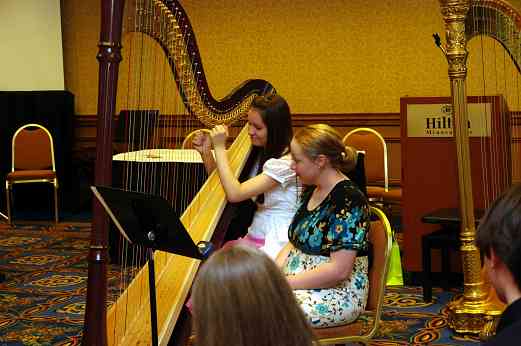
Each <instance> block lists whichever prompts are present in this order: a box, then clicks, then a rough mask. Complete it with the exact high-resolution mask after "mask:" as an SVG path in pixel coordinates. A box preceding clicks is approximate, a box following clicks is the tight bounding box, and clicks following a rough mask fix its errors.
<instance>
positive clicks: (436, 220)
mask: <svg viewBox="0 0 521 346" xmlns="http://www.w3.org/2000/svg"><path fill="white" fill-rule="evenodd" d="M483 213H484V212H483V210H481V209H478V210H475V211H474V215H475V219H476V224H477V223H478V222H479V219H481V217H483ZM421 220H422V222H423V223H428V224H438V225H440V229H439V230H437V231H434V232H432V233H429V234H426V235H424V236H422V268H423V271H422V273H423V274H422V276H423V278H422V286H423V300H424V301H426V302H430V301H431V300H432V273H431V250H432V249H440V250H441V270H442V273H443V281H442V287H443V289H445V290H447V289H448V287H449V284H448V276H449V274H450V251H449V250H450V249H455V250H459V248H460V245H461V242H460V239H459V229H460V222H461V217H460V213H459V209H457V208H441V209H436V210H434V211H432V212H429V213H427V214H425V215H424V216H423V217H422V218H421Z"/></svg>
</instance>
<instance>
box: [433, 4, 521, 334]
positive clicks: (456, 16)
mask: <svg viewBox="0 0 521 346" xmlns="http://www.w3.org/2000/svg"><path fill="white" fill-rule="evenodd" d="M440 5H441V12H442V15H443V18H444V21H445V27H446V38H447V44H446V47H445V48H442V50H443V51H444V53H445V55H446V57H447V61H448V63H449V79H450V84H451V95H452V105H453V110H454V113H453V118H454V120H455V121H454V125H455V126H454V130H455V139H456V148H457V158H458V180H459V186H458V187H459V199H460V204H459V206H460V212H461V229H460V239H461V244H462V245H461V248H460V249H461V258H462V264H463V275H464V292H463V296H462V297H461V298H460V299H458V300H456V301H454V302H451V303H450V304H449V305H448V322H449V326H450V327H451V328H453V329H454V330H455V331H456V332H459V333H473V334H481V337H482V338H486V337H488V336H490V335H491V334H493V333H494V331H495V325H496V324H497V321H498V318H499V316H500V314H501V312H502V310H503V304H501V302H499V301H498V299H497V296H496V294H495V291H494V290H493V289H491V288H490V285H489V284H488V283H487V282H486V279H485V276H484V275H483V273H482V272H481V260H480V254H479V251H478V249H477V247H476V245H475V241H474V240H475V232H476V229H475V217H474V199H473V193H472V179H471V167H470V155H469V138H468V137H469V136H468V130H467V122H468V115H467V90H466V84H465V80H466V77H467V55H468V52H467V48H466V47H467V42H468V41H469V40H470V39H472V38H474V37H479V36H488V37H491V38H493V39H494V40H496V41H497V42H499V43H500V44H501V45H502V46H503V47H504V48H505V49H506V51H507V54H508V55H509V56H510V58H512V61H513V63H514V65H515V66H516V68H517V70H518V71H519V55H520V51H519V38H520V36H519V32H520V30H521V25H520V24H521V20H520V18H521V17H520V16H519V14H518V13H517V12H516V11H515V10H514V9H513V8H512V7H510V6H509V5H508V4H506V3H505V2H503V1H501V0H440ZM483 78H485V77H484V76H483ZM508 131H509V132H510V131H511V129H508ZM507 137H510V136H507ZM505 140H510V138H505ZM508 145H511V143H508ZM512 163H513V164H514V163H515V161H514V162H512ZM501 173H504V172H498V174H501ZM508 173H509V174H512V173H511V172H508ZM500 192H502V191H496V196H497V194H499V193H500Z"/></svg>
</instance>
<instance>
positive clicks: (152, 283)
mask: <svg viewBox="0 0 521 346" xmlns="http://www.w3.org/2000/svg"><path fill="white" fill-rule="evenodd" d="M148 256H149V258H148V291H149V294H150V328H151V329H152V346H157V345H158V340H157V332H158V331H157V301H156V272H155V268H154V249H152V248H148Z"/></svg>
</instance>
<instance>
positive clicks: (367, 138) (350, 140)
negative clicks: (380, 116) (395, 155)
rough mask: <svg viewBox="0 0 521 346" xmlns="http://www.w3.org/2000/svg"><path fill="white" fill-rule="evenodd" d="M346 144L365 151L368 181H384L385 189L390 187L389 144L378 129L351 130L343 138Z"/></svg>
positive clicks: (369, 182) (362, 128) (370, 182)
mask: <svg viewBox="0 0 521 346" xmlns="http://www.w3.org/2000/svg"><path fill="white" fill-rule="evenodd" d="M343 142H344V144H345V145H349V146H351V147H353V148H355V149H357V150H361V151H364V152H365V174H366V177H367V183H368V184H369V185H371V184H372V183H374V182H377V181H380V182H381V181H383V182H384V188H385V191H387V190H388V188H389V178H388V172H387V146H386V144H385V139H384V138H383V137H382V135H381V134H380V133H378V132H377V131H376V130H374V129H371V128H368V127H360V128H357V129H354V130H351V131H349V132H348V133H347V134H346V135H345V136H344V138H343Z"/></svg>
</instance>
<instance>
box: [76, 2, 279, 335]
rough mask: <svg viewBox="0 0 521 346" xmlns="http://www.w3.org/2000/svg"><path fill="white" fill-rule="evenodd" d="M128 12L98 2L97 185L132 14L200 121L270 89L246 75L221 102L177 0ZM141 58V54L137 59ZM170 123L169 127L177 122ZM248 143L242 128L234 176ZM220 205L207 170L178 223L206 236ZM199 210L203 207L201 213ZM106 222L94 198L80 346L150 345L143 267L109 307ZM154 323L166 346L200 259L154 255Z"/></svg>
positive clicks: (231, 113) (104, 166)
mask: <svg viewBox="0 0 521 346" xmlns="http://www.w3.org/2000/svg"><path fill="white" fill-rule="evenodd" d="M128 2H129V5H132V6H133V9H132V10H131V11H129V10H128V9H127V10H125V11H126V12H124V1H123V0H103V1H101V7H102V13H101V33H100V42H99V53H98V57H97V58H98V60H99V95H98V122H97V147H96V155H97V156H96V169H95V184H96V185H108V186H110V185H111V183H112V177H111V174H112V170H111V167H112V132H113V116H114V114H115V113H116V111H115V110H116V93H117V84H118V67H119V63H120V61H121V52H122V50H121V37H122V22H123V18H124V15H123V14H124V13H125V18H126V17H127V16H129V17H132V26H131V27H130V28H129V29H128V30H129V31H132V32H138V33H140V35H142V36H144V37H145V36H146V37H147V39H148V40H152V41H154V42H155V44H156V47H158V48H159V50H161V51H162V52H163V53H164V56H165V59H166V61H167V64H168V67H169V69H170V72H171V75H172V76H171V78H173V79H175V82H176V83H177V86H178V88H179V93H180V95H181V99H182V102H183V103H184V105H185V106H186V109H187V111H188V113H189V114H190V115H191V116H193V118H195V119H197V121H199V122H200V123H202V124H205V125H206V126H211V125H214V124H218V123H231V122H233V121H235V120H237V119H239V118H241V117H242V116H243V114H244V113H245V112H246V110H247V109H248V108H249V106H250V104H251V102H252V100H253V98H254V97H255V96H256V95H261V94H265V93H272V92H274V90H273V88H272V86H271V85H270V84H269V83H268V82H266V81H263V80H258V79H255V80H248V81H246V82H244V83H243V84H242V85H240V86H239V87H237V88H235V89H234V90H233V91H232V92H231V93H230V94H229V95H228V96H226V97H225V98H223V99H222V100H216V99H214V98H213V96H212V94H211V92H210V91H209V88H208V84H207V82H206V78H205V76H204V71H203V70H202V63H201V59H200V56H199V52H198V48H197V44H196V42H195V36H194V34H193V32H192V29H191V25H190V22H189V20H188V17H187V16H186V13H185V12H184V10H183V8H182V7H181V5H180V3H179V2H178V1H177V0H163V1H160V0H134V1H130V0H129V1H128ZM143 58H144V59H146V57H143ZM175 125H176V124H175V123H174V124H173V125H172V126H171V127H175ZM250 148H251V143H250V139H249V137H248V134H247V131H246V129H243V130H242V131H241V132H240V133H239V134H238V135H237V137H236V139H235V141H234V143H233V144H232V145H231V146H230V148H229V156H230V164H231V166H232V169H233V170H234V172H235V174H236V175H238V174H239V172H240V171H241V169H242V167H243V165H244V162H245V159H246V157H247V155H248V153H249V152H250ZM224 206H225V198H224V192H223V190H222V188H221V187H220V183H219V181H218V177H217V176H216V175H215V174H214V175H211V176H210V177H209V178H208V180H207V181H206V183H205V184H204V185H203V187H202V188H201V190H200V191H199V193H198V194H197V195H196V196H195V198H194V199H193V200H192V201H191V203H190V204H189V205H188V207H187V208H186V210H185V211H184V213H183V214H182V216H181V221H182V222H183V224H184V225H185V227H186V228H187V229H188V230H189V231H190V234H191V237H192V239H193V240H194V241H195V242H197V241H200V240H209V239H210V238H211V237H212V233H213V231H214V228H215V226H216V224H217V223H218V221H219V216H220V214H221V213H222V211H223V209H224ZM203 210H204V212H203ZM108 230H109V222H108V218H107V216H106V215H105V214H104V211H103V208H102V207H101V205H100V204H99V203H98V202H97V201H96V202H95V204H94V207H93V222H92V238H91V246H90V250H89V258H88V260H89V271H88V275H89V277H88V287H87V305H86V314H85V323H84V335H83V344H85V345H135V344H143V345H146V344H150V340H151V329H150V323H151V322H150V301H149V298H148V289H149V288H148V282H147V280H146V279H145V278H146V277H147V275H148V267H147V265H146V264H145V265H144V266H143V267H142V268H140V269H139V271H138V272H137V274H136V275H135V277H134V278H133V279H132V281H131V282H130V283H129V284H128V285H127V286H126V287H125V289H124V291H123V292H121V294H120V295H119V297H118V298H117V299H116V301H115V302H114V304H112V305H111V306H110V307H108V308H107V307H106V305H107V286H108V284H107V267H108V260H109V259H108V251H107V246H108V235H107V234H108ZM154 259H155V267H156V276H155V278H156V287H155V290H156V296H157V307H158V311H157V323H158V335H159V344H161V345H166V344H167V343H168V341H169V338H170V336H171V334H172V331H173V328H174V326H175V324H176V320H177V318H178V316H179V314H180V311H181V308H182V306H183V304H184V302H185V299H186V297H187V294H188V291H189V289H190V286H191V282H192V279H193V278H194V276H195V273H196V270H197V267H198V264H199V263H198V262H197V261H195V260H191V259H188V258H183V257H180V256H176V255H171V254H167V253H161V252H159V251H156V252H155V255H154Z"/></svg>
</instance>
